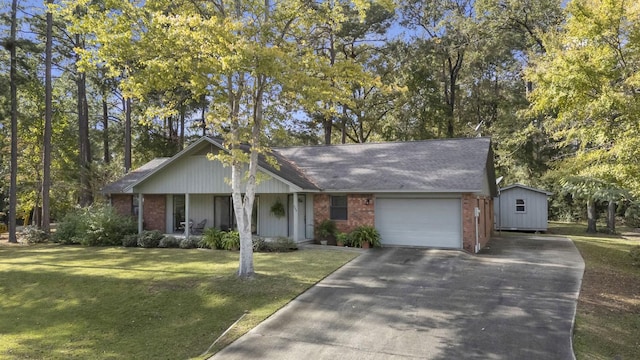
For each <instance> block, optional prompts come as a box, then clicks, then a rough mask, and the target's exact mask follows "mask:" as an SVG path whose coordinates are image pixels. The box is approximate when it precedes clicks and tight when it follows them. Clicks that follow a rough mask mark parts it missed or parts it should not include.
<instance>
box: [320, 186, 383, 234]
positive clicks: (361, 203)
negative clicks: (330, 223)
mask: <svg viewBox="0 0 640 360" xmlns="http://www.w3.org/2000/svg"><path fill="white" fill-rule="evenodd" d="M367 200H369V204H367ZM330 210H331V196H330V195H327V194H315V195H314V196H313V224H314V226H315V227H316V228H317V227H318V225H319V224H320V223H321V222H323V221H324V220H326V219H328V218H329V215H330ZM335 222H336V227H337V228H338V231H340V232H350V231H352V230H353V229H355V228H357V227H358V226H360V225H371V226H374V225H375V197H374V196H373V194H348V195H347V220H335Z"/></svg>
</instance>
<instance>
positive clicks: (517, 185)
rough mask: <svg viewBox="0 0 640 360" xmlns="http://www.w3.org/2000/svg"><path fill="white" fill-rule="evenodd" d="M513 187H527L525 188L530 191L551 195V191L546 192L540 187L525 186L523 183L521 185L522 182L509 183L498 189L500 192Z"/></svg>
mask: <svg viewBox="0 0 640 360" xmlns="http://www.w3.org/2000/svg"><path fill="white" fill-rule="evenodd" d="M514 188H521V189H527V190H531V191H535V192H539V193H541V194H545V195H547V196H551V195H553V193H552V192H548V191H545V190H542V189H536V188H532V187H529V186H525V185H522V184H513V185H509V186H506V187H503V188H501V189H500V192H504V191H506V190H509V189H514Z"/></svg>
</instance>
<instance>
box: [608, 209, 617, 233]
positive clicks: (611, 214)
mask: <svg viewBox="0 0 640 360" xmlns="http://www.w3.org/2000/svg"><path fill="white" fill-rule="evenodd" d="M607 230H608V232H609V234H615V233H616V202H615V201H609V205H608V206H607Z"/></svg>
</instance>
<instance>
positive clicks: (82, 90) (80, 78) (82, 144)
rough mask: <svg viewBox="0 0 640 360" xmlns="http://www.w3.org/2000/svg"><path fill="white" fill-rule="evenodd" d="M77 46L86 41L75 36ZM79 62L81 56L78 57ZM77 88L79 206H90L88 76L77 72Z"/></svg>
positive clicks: (91, 198) (91, 196)
mask: <svg viewBox="0 0 640 360" xmlns="http://www.w3.org/2000/svg"><path fill="white" fill-rule="evenodd" d="M75 41H76V46H77V47H80V48H84V39H82V37H81V36H80V35H76V36H75ZM76 60H77V61H79V60H80V55H77V59H76ZM76 71H77V74H76V86H77V88H78V94H77V97H78V98H77V107H78V140H79V150H80V151H79V152H80V154H79V155H80V194H79V201H78V203H79V205H80V206H82V207H85V206H89V205H91V204H92V203H93V192H92V190H91V142H90V141H89V105H88V104H87V76H86V75H85V74H84V73H81V72H80V71H79V70H77V69H76Z"/></svg>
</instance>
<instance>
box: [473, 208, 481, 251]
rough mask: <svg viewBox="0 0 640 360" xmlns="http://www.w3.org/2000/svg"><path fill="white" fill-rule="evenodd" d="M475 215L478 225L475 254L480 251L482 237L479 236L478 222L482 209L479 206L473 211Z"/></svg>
mask: <svg viewBox="0 0 640 360" xmlns="http://www.w3.org/2000/svg"><path fill="white" fill-rule="evenodd" d="M476 205H478V202H477V199H476ZM473 210H474V211H473V214H474V220H475V223H476V248H475V252H476V253H478V251H480V237H479V235H478V220H479V218H480V208H479V207H478V206H476V207H475V208H474V209H473Z"/></svg>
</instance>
